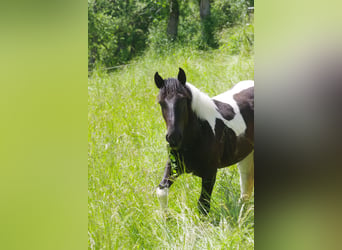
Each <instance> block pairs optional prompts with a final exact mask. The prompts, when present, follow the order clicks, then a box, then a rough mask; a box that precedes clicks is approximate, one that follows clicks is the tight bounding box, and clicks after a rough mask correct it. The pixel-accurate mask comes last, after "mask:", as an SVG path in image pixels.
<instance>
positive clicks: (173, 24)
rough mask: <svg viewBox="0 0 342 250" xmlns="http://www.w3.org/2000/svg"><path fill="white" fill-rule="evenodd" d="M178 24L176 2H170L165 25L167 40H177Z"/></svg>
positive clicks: (171, 0)
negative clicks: (167, 19)
mask: <svg viewBox="0 0 342 250" xmlns="http://www.w3.org/2000/svg"><path fill="white" fill-rule="evenodd" d="M178 22H179V5H178V1H177V0H170V16H169V22H168V24H167V34H168V36H169V38H171V39H172V40H175V39H176V38H177V32H178Z"/></svg>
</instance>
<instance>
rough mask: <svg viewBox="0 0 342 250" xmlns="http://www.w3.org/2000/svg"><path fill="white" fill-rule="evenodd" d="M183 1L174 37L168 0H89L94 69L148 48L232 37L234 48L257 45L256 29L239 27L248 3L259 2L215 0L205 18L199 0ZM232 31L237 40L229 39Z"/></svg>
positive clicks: (208, 43) (204, 45) (217, 42)
mask: <svg viewBox="0 0 342 250" xmlns="http://www.w3.org/2000/svg"><path fill="white" fill-rule="evenodd" d="M178 1H179V6H180V17H179V25H178V38H177V39H176V40H175V41H170V40H169V38H168V37H167V34H166V30H167V20H168V14H169V1H168V0H158V1H157V0H154V1H148V0H139V1H133V0H127V1H115V0H88V67H89V69H93V68H94V67H96V65H97V66H98V67H99V66H101V65H102V66H106V67H111V66H116V65H120V64H125V63H127V62H128V61H129V60H131V59H132V58H134V57H135V56H137V55H141V54H142V53H143V52H144V51H145V50H146V49H147V48H152V49H154V50H156V51H159V52H161V51H164V52H166V53H167V52H168V51H169V50H170V49H171V50H172V48H175V47H181V46H186V47H192V48H199V49H210V48H217V47H218V46H221V47H222V44H225V45H224V46H226V44H227V43H231V44H234V45H229V46H230V48H231V51H232V53H233V54H236V53H238V52H237V50H239V49H240V47H241V49H242V50H243V53H245V52H247V53H248V51H251V49H250V48H252V45H253V41H252V40H251V39H253V37H252V36H251V35H250V31H248V30H246V32H245V34H241V33H240V28H235V27H236V26H238V27H242V26H244V25H245V24H246V23H247V21H248V15H247V7H248V6H253V5H254V1H253V0H215V1H212V3H211V16H210V18H208V19H207V20H205V21H202V22H201V19H200V15H199V1H198V0H189V1H185V0H178ZM243 29H244V30H245V28H243ZM234 32H237V34H235V35H234ZM228 33H229V34H230V37H231V39H233V41H232V42H228V41H225V40H227V38H226V36H227V34H228ZM221 36H223V38H222V37H221ZM246 39H247V40H250V41H251V44H250V45H248V44H247V43H245V42H246ZM241 41H242V42H243V44H242V45H240V44H239V43H240V42H241ZM247 45H248V46H249V47H248V46H247Z"/></svg>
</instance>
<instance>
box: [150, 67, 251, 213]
mask: <svg viewBox="0 0 342 250" xmlns="http://www.w3.org/2000/svg"><path fill="white" fill-rule="evenodd" d="M154 80H155V84H156V85H157V87H158V88H159V95H158V102H159V104H160V106H161V111H162V114H163V117H164V120H165V122H166V126H167V134H166V140H167V142H168V151H169V157H168V158H169V159H168V160H167V163H166V166H165V172H164V177H163V179H162V181H161V182H160V184H159V186H158V187H157V196H158V199H159V201H160V204H161V207H162V208H163V209H166V208H167V195H168V191H169V188H170V186H171V185H172V183H173V182H174V181H175V179H176V178H177V177H178V176H179V175H181V174H183V173H193V174H194V175H196V176H199V177H201V178H202V190H201V195H200V198H199V200H198V208H199V211H200V213H202V214H204V215H206V214H208V213H209V210H210V198H211V194H212V191H213V187H214V184H215V180H216V173H217V169H219V168H223V167H227V166H231V165H234V164H236V163H237V165H238V169H239V172H240V187H241V198H240V199H241V200H247V199H248V198H249V197H250V196H251V194H252V192H253V187H254V81H242V82H239V83H238V84H236V85H235V86H234V87H233V88H232V89H231V90H229V91H227V92H224V93H222V94H220V95H218V96H215V97H213V98H210V97H209V96H208V95H206V94H205V93H203V92H201V91H200V90H199V89H197V88H196V87H195V86H193V85H191V84H190V83H188V82H186V75H185V72H184V70H183V69H181V68H179V73H178V77H177V79H176V78H168V79H163V78H162V77H161V76H160V75H159V74H158V72H156V73H155V75H154Z"/></svg>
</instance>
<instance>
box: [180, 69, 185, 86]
mask: <svg viewBox="0 0 342 250" xmlns="http://www.w3.org/2000/svg"><path fill="white" fill-rule="evenodd" d="M178 81H180V83H181V84H183V85H185V83H186V76H185V72H184V70H183V69H182V68H179V72H178Z"/></svg>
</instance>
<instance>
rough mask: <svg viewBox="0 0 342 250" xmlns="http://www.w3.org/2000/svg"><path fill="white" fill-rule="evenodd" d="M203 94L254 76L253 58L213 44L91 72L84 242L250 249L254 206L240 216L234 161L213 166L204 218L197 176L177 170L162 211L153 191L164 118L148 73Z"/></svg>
mask: <svg viewBox="0 0 342 250" xmlns="http://www.w3.org/2000/svg"><path fill="white" fill-rule="evenodd" d="M178 67H182V68H183V69H184V70H185V72H186V74H187V80H188V82H191V83H192V84H194V85H195V86H197V87H198V88H199V89H201V90H202V91H204V92H206V93H208V94H209V95H210V96H213V95H216V94H219V93H220V92H223V91H225V90H227V89H228V88H230V87H231V86H232V85H233V84H234V83H236V82H238V81H240V80H245V79H253V78H254V63H253V57H242V56H229V55H226V54H224V52H222V51H220V50H216V51H213V52H199V51H194V50H191V49H189V50H187V51H186V52H182V51H181V50H174V51H170V53H169V55H168V56H161V55H159V56H158V55H156V54H154V53H148V54H146V55H145V56H144V57H142V58H139V59H137V60H136V61H135V62H133V65H130V66H127V67H125V68H122V69H120V70H117V71H115V72H113V73H108V74H105V73H100V72H97V73H94V74H93V75H91V76H90V77H89V85H88V93H89V94H88V95H89V96H88V98H89V99H88V143H89V146H88V167H89V170H88V239H89V244H88V246H89V249H253V247H254V209H253V203H251V204H250V205H249V206H248V208H247V211H246V213H244V216H243V217H242V218H239V211H240V206H239V205H238V198H239V195H240V191H239V175H238V172H237V169H236V166H232V167H230V168H225V169H221V170H219V172H218V176H217V181H216V184H215V187H214V191H213V196H212V203H211V204H212V208H211V212H210V215H209V216H208V218H201V217H200V216H199V214H198V211H197V199H198V198H199V195H200V188H201V187H200V178H198V177H195V176H193V175H183V176H181V177H180V178H178V180H177V181H176V182H175V183H174V185H173V186H172V187H171V189H170V193H169V214H168V216H165V215H164V214H163V213H162V212H161V211H160V206H159V202H158V199H157V196H156V193H155V190H156V187H157V185H158V184H159V182H160V181H161V178H162V175H163V170H164V165H165V162H166V158H167V154H166V141H165V132H166V131H165V125H164V121H163V119H162V116H161V112H160V109H159V106H158V104H157V102H156V96H157V94H158V89H157V88H156V87H155V84H154V81H153V75H154V73H155V72H156V71H158V72H159V73H160V75H161V76H162V77H175V76H176V75H177V73H178Z"/></svg>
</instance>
